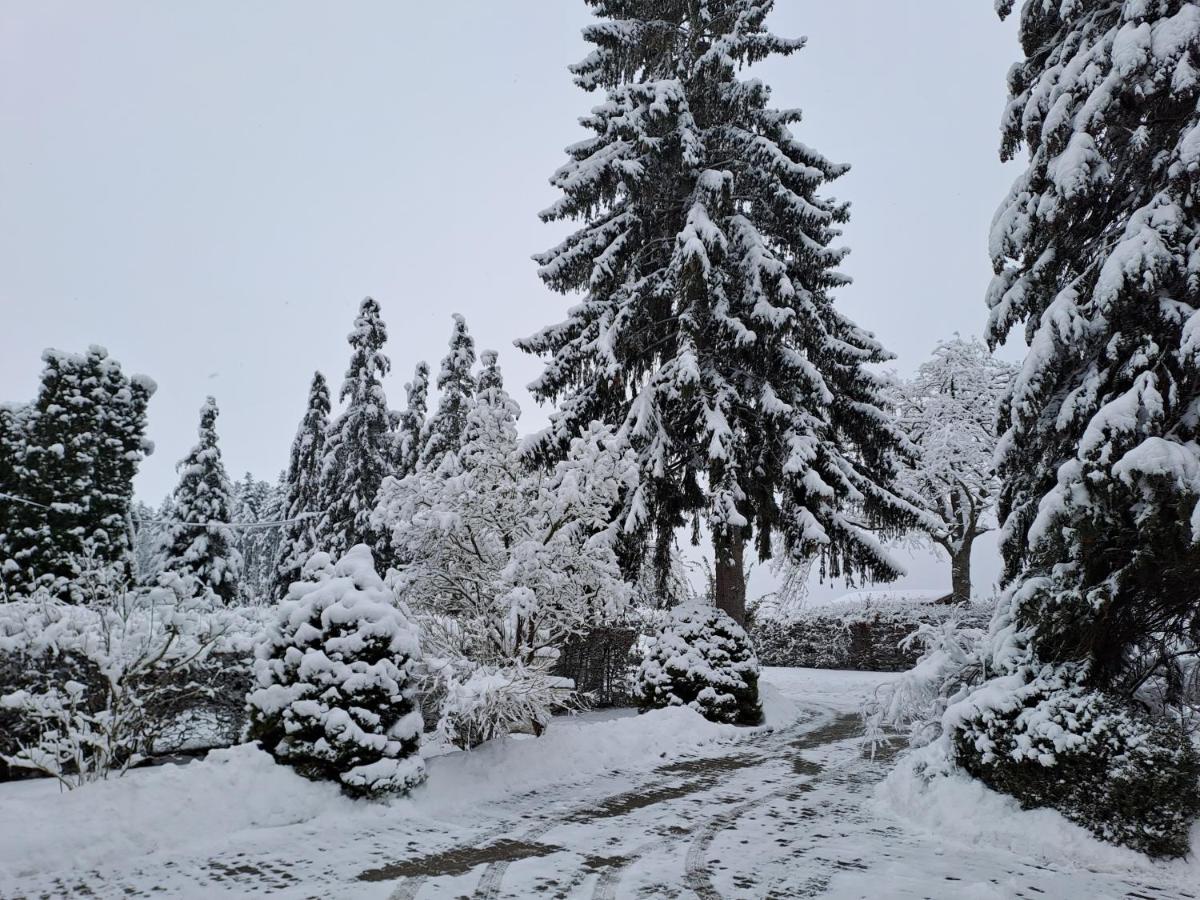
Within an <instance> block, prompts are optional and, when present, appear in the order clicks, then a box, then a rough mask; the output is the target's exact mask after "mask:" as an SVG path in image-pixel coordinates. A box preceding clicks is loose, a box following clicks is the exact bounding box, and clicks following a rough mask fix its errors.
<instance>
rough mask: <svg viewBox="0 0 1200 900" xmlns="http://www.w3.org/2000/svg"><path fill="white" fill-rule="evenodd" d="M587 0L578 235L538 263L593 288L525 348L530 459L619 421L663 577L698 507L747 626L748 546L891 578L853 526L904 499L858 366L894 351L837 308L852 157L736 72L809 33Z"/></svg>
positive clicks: (557, 207)
mask: <svg viewBox="0 0 1200 900" xmlns="http://www.w3.org/2000/svg"><path fill="white" fill-rule="evenodd" d="M588 5H589V6H591V7H592V8H593V9H594V10H595V12H596V15H597V16H598V17H599V18H600V19H601V21H599V22H596V23H594V24H592V25H589V26H588V27H587V28H586V29H585V30H584V37H585V38H586V39H587V40H588V41H589V42H591V43H592V44H593V45H594V50H593V52H592V53H591V55H589V56H588V57H587V58H586V59H585V60H584V61H583V62H581V63H579V64H577V65H575V66H574V67H573V68H572V71H573V72H574V74H575V81H576V83H577V84H578V85H579V86H580V87H582V88H584V89H585V90H588V91H591V90H596V89H599V90H600V91H603V92H604V102H603V103H602V104H601V105H599V106H596V108H595V109H594V110H593V112H592V113H591V114H590V115H589V116H587V117H585V118H584V119H583V124H584V126H585V127H586V128H588V129H589V130H590V131H592V132H594V135H593V136H590V137H589V138H588V139H586V140H584V141H581V142H580V143H578V144H576V145H574V146H572V147H571V148H569V149H568V151H567V152H568V155H569V159H568V160H567V162H566V164H565V165H564V166H563V167H562V168H561V169H560V170H559V171H558V172H556V173H555V174H554V176H553V178H552V179H551V182H552V184H554V185H555V186H556V187H558V188H560V189H561V190H562V194H563V195H562V197H561V199H559V200H558V201H557V202H556V203H555V204H554V205H553V206H551V207H550V208H549V209H547V210H545V211H544V212H543V213H542V218H543V219H544V220H546V221H560V220H576V221H579V222H581V223H582V224H581V227H580V228H579V229H578V230H577V231H575V232H574V233H573V234H571V235H570V236H569V237H567V238H566V240H564V241H563V242H562V243H561V244H560V245H559V246H557V247H555V248H553V249H551V250H549V251H547V252H545V253H543V254H541V255H540V256H538V257H537V261H538V262H539V263H540V266H541V268H540V272H539V274H540V276H541V278H542V280H543V281H544V282H545V283H546V284H547V285H548V286H549V287H551V288H553V289H554V290H557V291H561V292H563V293H569V294H574V293H575V292H579V293H580V294H582V300H580V301H575V300H573V301H572V303H573V304H574V303H577V305H574V306H573V307H572V308H571V310H570V311H569V312H568V314H567V318H566V320H565V321H564V322H562V323H559V324H555V325H551V326H548V327H546V328H545V329H543V330H542V331H540V332H539V333H537V334H535V335H533V336H532V337H529V338H526V339H524V340H521V341H519V342H518V346H519V347H521V348H522V349H524V350H526V351H528V352H530V353H535V354H538V355H540V356H542V357H543V358H544V359H545V360H546V367H545V370H544V372H543V373H542V375H541V376H540V377H539V378H538V379H537V380H536V381H535V382H534V383H533V384H532V385H531V390H532V391H533V393H534V395H535V396H536V397H538V398H539V399H543V400H550V401H556V402H557V409H556V411H555V413H554V416H553V421H552V425H551V427H550V428H549V429H548V430H546V431H545V432H543V433H542V434H541V435H540V436H539V437H538V439H537V441H536V442H535V443H534V444H533V445H531V452H532V454H533V455H534V456H535V457H536V458H537V459H538V460H539V461H543V462H545V461H548V460H553V459H556V458H560V457H561V456H562V454H563V453H564V452H565V451H566V448H567V447H568V445H569V441H570V440H571V438H573V437H575V436H577V435H578V434H580V433H582V432H583V431H584V430H585V429H586V428H587V427H588V425H589V423H590V422H592V421H593V420H597V419H598V420H600V421H603V422H604V423H606V424H608V425H610V426H612V427H613V428H614V429H616V428H622V429H625V430H626V431H627V433H628V435H629V437H630V440H631V441H632V443H633V445H634V447H635V449H636V451H637V453H638V456H639V463H640V470H641V477H642V480H641V485H640V487H639V489H638V490H637V491H636V492H631V496H630V497H629V498H628V504H627V508H626V509H625V511H624V514H625V520H626V521H625V523H624V526H625V527H626V528H627V529H628V530H630V531H632V532H635V533H637V534H639V535H640V536H642V537H643V538H644V539H643V541H642V542H641V547H640V549H641V550H642V552H647V551H648V550H651V549H655V550H656V554H657V559H656V564H657V566H658V568H659V570H660V571H664V572H665V571H666V569H667V567H668V566H669V559H668V551H669V548H670V546H671V540H670V538H671V537H672V536H673V535H674V532H675V529H677V528H679V527H680V526H684V525H689V524H695V523H698V522H700V520H702V519H703V520H707V524H708V525H709V527H710V529H711V531H712V533H713V535H714V543H715V545H716V548H717V566H718V591H717V594H718V599H719V601H720V602H722V603H723V605H724V603H725V602H726V599H725V598H728V608H729V609H730V610H731V611H732V612H734V613H735V614H737V615H740V612H739V611H738V609H737V608H738V607H739V606H740V605H741V602H742V600H743V599H744V597H743V598H739V595H744V575H743V568H742V565H741V554H742V550H741V547H742V543H743V542H744V541H746V540H749V539H751V538H753V539H754V540H755V541H756V543H757V550H758V552H759V555H760V556H761V557H763V558H766V557H768V556H770V555H772V553H773V552H774V549H775V546H774V542H773V536H775V535H776V534H778V535H780V536H781V537H782V539H783V543H784V544H785V545H786V547H787V548H788V550H789V551H790V552H793V553H796V554H797V555H812V556H817V557H819V558H820V559H821V563H822V567H823V569H824V570H825V571H826V572H828V573H830V574H834V575H838V574H846V575H848V576H851V577H854V576H860V575H861V576H864V577H868V578H871V579H876V580H886V579H890V578H893V577H895V576H896V575H897V574H898V572H899V571H900V570H899V568H898V567H897V566H896V565H895V564H894V563H893V562H892V560H891V559H890V558H889V557H888V556H887V554H886V553H884V552H883V551H882V549H881V545H880V543H879V542H878V541H877V540H875V539H874V538H871V537H869V536H868V535H867V534H866V532H865V531H864V530H863V529H862V528H861V527H859V525H862V524H865V525H866V526H867V527H868V528H871V529H875V530H876V533H877V535H882V536H883V537H885V538H886V537H888V536H891V535H895V534H897V533H898V532H899V530H900V529H901V528H902V527H904V526H905V525H906V524H908V523H909V522H910V521H911V520H912V518H913V516H914V510H913V509H912V507H911V505H910V504H908V503H907V502H906V501H905V500H903V499H902V498H900V497H899V496H898V495H897V494H896V493H895V492H894V490H893V488H892V482H893V478H894V476H895V474H896V469H897V466H896V462H897V459H898V454H899V452H900V448H901V447H902V446H903V444H904V441H903V438H902V436H901V435H900V433H899V432H898V430H897V429H896V428H895V427H894V424H893V423H892V422H891V421H890V419H889V417H888V416H887V415H886V414H885V413H884V412H883V411H882V410H883V407H884V406H885V404H886V400H885V398H884V396H883V393H882V383H881V381H880V380H879V379H878V378H877V377H876V376H874V375H873V374H871V373H870V372H869V371H868V370H867V369H866V368H865V367H866V366H867V365H869V364H872V363H879V362H883V361H885V360H887V359H889V358H890V356H889V354H888V353H887V352H886V351H885V350H884V349H883V348H882V347H881V346H880V345H879V344H878V342H876V341H875V339H874V338H873V337H872V336H871V335H870V334H869V333H868V332H866V331H864V330H863V329H861V328H859V327H858V326H856V325H855V324H854V323H853V322H851V321H850V320H849V319H847V318H846V317H845V316H844V315H842V314H841V313H840V312H838V311H837V310H836V309H835V307H834V303H833V290H834V289H835V288H837V287H839V286H841V285H843V284H845V283H846V278H845V277H844V276H843V275H842V274H841V273H840V272H839V271H838V266H839V265H840V263H841V261H842V259H843V257H844V256H845V254H846V250H845V249H844V248H841V247H839V246H837V241H838V237H839V235H840V228H841V225H842V223H844V222H845V221H846V220H847V218H848V208H847V206H846V205H845V204H842V203H839V202H836V201H834V200H831V199H829V198H828V197H827V196H824V194H823V191H824V190H825V188H826V186H827V184H828V183H829V182H830V181H832V180H833V179H836V178H837V177H838V176H840V175H841V174H842V173H843V172H845V171H846V166H844V165H839V164H836V163H833V162H830V161H829V160H827V159H825V158H824V157H823V156H821V155H820V154H819V153H817V152H816V151H814V150H813V149H811V148H810V147H809V146H808V145H807V144H806V143H803V142H801V141H800V140H798V139H797V137H796V136H795V135H794V134H793V133H792V130H791V129H792V126H794V125H797V124H798V123H799V121H800V112H799V111H798V110H794V109H785V110H779V109H773V108H772V107H771V106H770V105H769V94H770V90H769V88H768V87H767V86H766V85H765V84H763V83H762V82H760V81H758V80H757V79H749V78H741V77H739V70H740V69H741V67H743V66H745V65H747V64H750V63H753V62H756V61H758V60H762V59H765V58H768V57H771V56H787V55H790V54H791V53H793V52H795V51H797V50H799V49H800V48H801V47H802V46H803V41H802V40H791V39H784V38H780V37H777V36H775V35H773V34H771V33H770V31H769V30H768V29H767V27H766V25H765V24H764V22H765V19H766V17H767V15H768V14H769V12H770V11H771V9H772V6H773V0H710V2H707V3H696V2H694V0H588ZM852 499H853V502H854V503H855V504H856V505H857V506H858V510H857V513H856V515H855V516H853V517H850V516H848V515H847V514H846V506H847V505H848V503H850V502H851V500H852ZM851 518H853V519H854V520H855V522H852V521H851ZM655 533H657V537H656V536H655ZM726 580H728V581H729V584H728V585H726V583H725V581H726ZM739 581H740V582H741V586H740V589H739V585H738V584H737V582H739Z"/></svg>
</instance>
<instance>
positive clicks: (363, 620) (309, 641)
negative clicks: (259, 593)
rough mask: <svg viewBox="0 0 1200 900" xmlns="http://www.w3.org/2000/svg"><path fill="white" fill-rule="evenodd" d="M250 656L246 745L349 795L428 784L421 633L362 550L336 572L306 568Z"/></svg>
mask: <svg viewBox="0 0 1200 900" xmlns="http://www.w3.org/2000/svg"><path fill="white" fill-rule="evenodd" d="M255 656H256V659H255V679H256V682H257V688H256V689H255V690H253V691H251V692H250V695H249V696H248V698H247V702H248V704H249V708H250V719H251V725H250V736H251V737H252V738H254V739H255V740H257V741H258V742H259V743H260V744H261V745H262V747H263V748H264V749H265V750H266V751H267V752H269V753H270V754H271V755H272V756H274V757H275V758H276V759H277V760H278V761H279V762H281V763H284V764H286V765H289V766H291V767H293V768H294V769H295V770H296V771H297V772H298V773H299V774H300V775H303V776H304V777H305V778H311V779H314V780H315V779H326V780H330V781H337V782H339V783H340V784H341V786H342V789H343V790H344V791H345V792H346V793H347V794H350V795H351V796H378V795H382V794H387V793H397V792H403V791H406V790H408V789H409V788H411V787H413V786H414V785H416V784H418V783H419V782H420V781H421V780H422V779H423V778H424V776H425V768H424V764H423V763H422V761H421V757H420V756H419V755H418V753H417V749H418V746H419V744H420V740H421V729H422V724H423V723H422V720H421V713H420V710H419V709H418V706H417V703H416V700H415V694H416V673H415V671H414V670H415V667H416V664H417V660H418V659H419V657H420V647H419V643H418V638H417V632H416V629H415V628H414V627H413V625H412V624H411V623H410V622H409V620H408V618H407V616H406V615H405V613H404V612H403V611H402V610H401V609H399V608H398V607H397V606H396V604H395V603H394V602H393V599H392V595H391V593H390V592H389V591H388V590H387V588H385V587H384V584H383V582H382V580H381V579H380V578H379V575H378V574H377V573H376V572H375V565H374V561H373V560H372V558H371V551H370V550H369V549H367V547H366V546H365V545H363V544H359V545H358V546H356V547H352V548H351V549H350V550H349V551H348V552H347V553H346V555H345V556H344V557H342V559H341V560H340V561H339V562H338V563H337V565H336V566H331V565H330V558H329V556H328V554H325V553H318V554H315V555H314V556H313V557H312V558H311V559H310V560H309V562H308V563H307V564H306V565H305V567H304V580H302V581H298V582H296V583H294V584H293V585H292V586H291V589H290V590H289V591H288V594H287V597H286V598H285V600H284V601H283V603H282V604H280V607H279V615H278V618H277V620H276V622H275V624H274V625H273V626H272V627H270V628H269V630H268V631H267V633H266V634H264V635H263V637H262V639H261V640H260V642H259V644H258V646H257V647H256V649H255Z"/></svg>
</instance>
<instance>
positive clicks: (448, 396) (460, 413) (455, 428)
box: [420, 313, 477, 469]
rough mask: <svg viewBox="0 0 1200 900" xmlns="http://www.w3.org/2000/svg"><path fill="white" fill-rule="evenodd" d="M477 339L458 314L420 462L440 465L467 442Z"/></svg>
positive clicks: (429, 465)
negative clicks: (436, 406)
mask: <svg viewBox="0 0 1200 900" xmlns="http://www.w3.org/2000/svg"><path fill="white" fill-rule="evenodd" d="M474 365H475V339H474V338H472V337H471V335H470V333H468V331H467V320H466V319H464V318H463V317H462V316H460V315H459V314H458V313H455V314H454V330H453V331H452V332H451V333H450V350H449V352H448V353H447V354H446V356H445V358H444V359H443V360H442V369H441V371H440V372H439V373H438V380H437V386H438V394H439V396H438V408H437V410H436V411H435V412H434V414H433V415H432V416H431V417H430V419H429V421H428V422H427V423H426V425H425V430H424V433H423V434H422V436H421V458H420V464H421V465H423V466H425V467H426V468H429V469H436V468H437V467H438V465H439V464H440V463H441V461H442V457H444V456H445V455H446V454H447V453H457V452H458V450H459V449H460V448H461V447H462V443H463V429H465V428H466V426H467V413H468V412H470V410H471V400H472V398H474V396H475V390H476V387H477V385H476V383H475V376H473V375H472V374H471V367H472V366H474Z"/></svg>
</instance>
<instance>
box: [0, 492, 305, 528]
mask: <svg viewBox="0 0 1200 900" xmlns="http://www.w3.org/2000/svg"><path fill="white" fill-rule="evenodd" d="M0 500H11V501H13V502H14V503H24V504H25V505H26V506H35V507H37V508H38V509H48V510H51V511H53V510H54V507H53V506H47V505H46V504H45V503H35V502H34V501H32V500H26V499H25V498H24V497H16V496H14V495H12V494H5V493H0ZM317 515H320V513H315V512H303V513H300V514H299V515H297V516H296V517H295V518H292V519H275V520H273V521H271V522H177V521H175V520H174V519H144V518H140V517H139V516H136V515H135V516H134V517H133V518H134V519H136V520H137V523H138V524H139V525H183V526H185V527H189V528H208V527H209V526H211V525H224V526H225V527H226V528H246V529H250V528H275V527H277V526H280V525H292V524H294V523H296V522H300V521H303V520H304V519H311V518H313V517H314V516H317Z"/></svg>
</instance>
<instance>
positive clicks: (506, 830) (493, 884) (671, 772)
mask: <svg viewBox="0 0 1200 900" xmlns="http://www.w3.org/2000/svg"><path fill="white" fill-rule="evenodd" d="M810 712H816V713H817V714H818V715H817V716H816V717H815V718H802V719H800V720H798V721H796V722H793V723H792V724H790V725H787V726H784V727H783V728H781V729H778V730H775V731H772V732H769V733H766V734H763V735H752V736H750V737H749V738H747V739H746V740H744V741H740V742H738V743H737V744H736V745H734V747H733V752H731V753H727V754H725V755H723V756H712V757H707V756H698V757H689V758H685V759H681V760H677V761H675V762H672V763H667V764H666V765H663V766H660V767H659V768H658V769H655V770H654V773H655V774H657V775H659V777H658V778H656V779H653V780H650V781H648V782H646V783H644V784H641V785H638V786H637V787H635V788H633V789H631V790H626V791H622V792H620V793H618V794H613V795H610V796H609V797H607V798H598V799H596V800H592V801H587V802H584V803H579V804H577V805H576V806H575V807H574V808H573V809H572V810H571V811H570V812H568V813H566V814H564V815H558V816H553V817H550V818H547V819H544V820H542V821H541V822H539V823H538V824H537V825H535V826H534V827H532V828H529V829H526V830H525V831H524V832H523V833H521V834H520V835H517V836H514V835H513V829H512V826H511V825H507V826H501V827H498V828H495V829H493V830H492V831H490V832H486V833H484V834H483V835H481V836H480V837H478V838H477V839H476V840H475V841H474V842H473V843H472V845H471V846H472V847H478V848H480V849H481V850H484V851H486V849H487V848H488V847H489V846H492V845H494V843H495V842H497V841H499V840H501V839H503V838H509V839H510V840H512V841H513V842H515V843H519V844H523V845H528V846H538V845H537V843H536V842H537V841H539V839H540V838H542V837H544V836H545V835H546V834H547V833H549V832H550V831H552V830H554V829H555V828H558V827H559V826H562V825H569V824H579V823H586V822H589V821H592V820H595V819H600V818H608V817H612V816H617V815H623V814H625V813H626V812H630V811H633V810H635V809H639V808H642V807H644V806H649V805H653V804H654V803H658V802H665V801H667V800H672V799H676V798H678V797H684V796H688V795H690V794H694V793H698V792H700V791H703V790H707V789H708V788H710V787H712V785H713V783H714V782H715V780H716V778H717V777H718V776H719V774H720V772H721V771H724V768H723V766H722V763H726V764H728V761H730V760H734V761H737V762H738V763H742V762H744V763H745V765H744V766H742V765H739V766H738V768H750V767H752V766H754V765H758V764H761V763H763V762H768V761H773V760H774V759H776V758H777V756H776V752H777V748H775V747H774V745H776V744H781V743H782V744H784V745H790V744H791V743H792V742H794V741H795V739H796V738H797V736H798V735H799V736H801V738H802V737H803V735H806V734H808V733H809V732H813V731H818V730H820V729H821V728H823V727H828V725H829V723H830V722H831V721H832V720H834V719H835V718H836V717H837V715H838V712H837V710H836V708H835V707H832V706H830V705H828V704H823V703H806V704H805V708H804V710H803V711H802V713H801V715H802V716H803V715H805V714H807V713H810ZM763 745H766V746H765V747H764V746H763ZM760 748H761V749H760ZM778 749H782V748H778ZM764 751H765V752H764ZM689 767H691V768H695V769H697V770H699V772H700V775H699V777H696V778H693V779H691V780H684V781H682V782H681V781H680V780H679V776H680V775H681V774H687V773H688V772H689ZM706 768H707V769H709V770H710V772H711V774H708V775H707V776H705V775H704V770H705V769H706ZM663 776H666V777H663ZM676 842H677V840H676V839H670V838H668V839H662V840H657V841H652V842H649V843H648V844H647V845H646V847H647V848H649V847H652V846H657V845H660V844H662V845H670V844H672V843H676ZM481 844H483V845H484V846H483V847H480V845H481ZM642 849H643V848H641V847H639V848H638V850H639V851H640V850H642ZM635 852H637V851H635ZM647 852H648V851H647ZM536 855H541V854H538V853H530V854H528V856H521V855H517V856H515V857H514V856H506V858H503V859H497V860H494V861H492V862H489V863H488V864H487V867H486V868H485V869H484V871H483V874H482V875H481V876H480V880H479V883H478V885H477V886H476V888H475V891H474V893H473V894H472V897H474V898H476V900H495V898H498V897H499V896H500V894H501V890H502V886H503V880H504V876H505V874H506V873H507V871H508V868H509V866H510V865H511V864H512V863H513V862H516V861H519V860H520V859H523V858H529V857H532V856H536ZM637 858H638V857H637V856H634V857H630V858H628V859H623V860H622V861H621V862H620V863H612V862H609V861H606V864H604V865H602V866H601V867H600V872H601V876H600V881H599V884H598V885H597V889H598V890H599V889H600V887H601V886H602V885H610V886H611V891H613V892H615V890H616V885H617V883H618V882H619V880H620V876H621V873H622V872H624V870H625V869H626V868H628V866H629V865H631V864H632V863H633V862H636V860H637ZM413 862H418V861H416V860H414V861H413ZM387 868H389V867H383V869H381V870H372V871H376V872H383V871H385V870H386V869H387ZM610 873H611V874H610ZM364 876H366V878H365V879H364ZM436 877H438V876H437V875H436V874H419V875H409V876H404V877H403V880H402V881H401V882H400V883H399V884H398V885H397V886H396V888H395V890H393V891H392V893H391V894H389V895H388V900H415V898H416V897H417V895H418V894H419V893H420V891H421V889H422V888H423V887H424V886H425V885H426V884H427V883H429V881H430V880H431V879H432V878H436ZM359 878H360V879H364V880H382V878H376V877H374V876H373V875H372V874H371V873H368V872H365V873H362V874H360V875H359ZM605 889H606V890H608V889H609V888H607V887H606V888H605ZM601 896H606V895H603V894H602V895H601ZM607 896H609V897H611V896H613V894H612V893H610V894H608V895H607Z"/></svg>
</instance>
